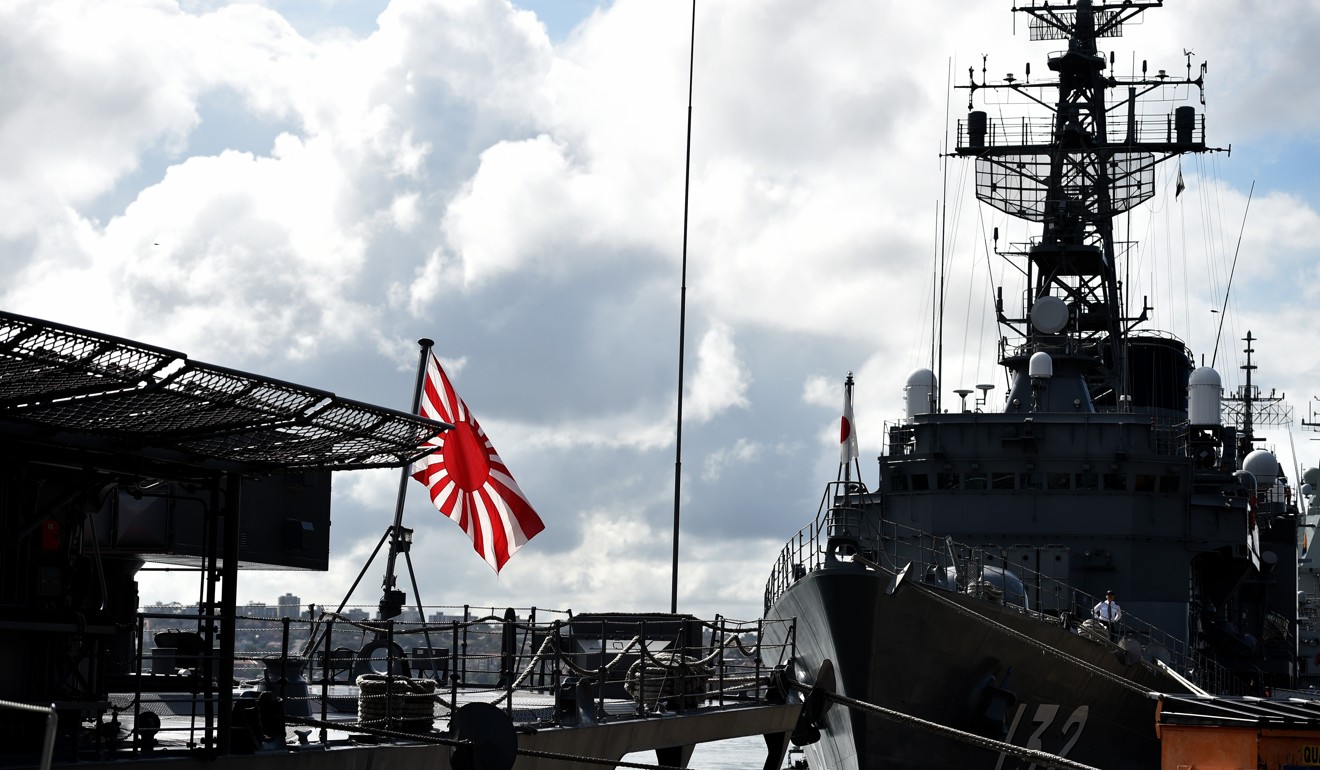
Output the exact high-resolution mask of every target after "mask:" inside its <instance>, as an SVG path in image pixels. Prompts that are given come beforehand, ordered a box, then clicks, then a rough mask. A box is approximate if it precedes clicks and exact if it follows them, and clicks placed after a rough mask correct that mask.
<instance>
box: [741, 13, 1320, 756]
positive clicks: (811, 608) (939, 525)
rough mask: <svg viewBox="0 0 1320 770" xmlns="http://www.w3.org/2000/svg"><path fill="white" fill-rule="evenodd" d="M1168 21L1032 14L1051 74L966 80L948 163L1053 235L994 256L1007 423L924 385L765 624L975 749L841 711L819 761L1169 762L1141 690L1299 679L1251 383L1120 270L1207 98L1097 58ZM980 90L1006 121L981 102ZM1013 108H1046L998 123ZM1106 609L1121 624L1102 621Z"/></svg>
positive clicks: (1280, 540)
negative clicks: (1227, 368)
mask: <svg viewBox="0 0 1320 770" xmlns="http://www.w3.org/2000/svg"><path fill="white" fill-rule="evenodd" d="M1161 5H1162V3H1158V2H1090V1H1089V0H1078V2H1076V3H1059V2H1034V3H1031V4H1029V5H1026V6H1020V7H1017V8H1015V9H1014V10H1015V11H1017V12H1019V13H1022V14H1024V15H1025V16H1026V17H1027V18H1028V21H1029V24H1028V26H1029V29H1030V33H1031V37H1032V39H1033V40H1039V41H1049V42H1052V43H1053V44H1054V45H1055V46H1056V49H1055V52H1054V53H1051V54H1049V56H1048V59H1047V69H1048V71H1049V75H1048V76H1046V77H1044V78H1033V77H1032V76H1031V73H1030V71H1029V70H1028V71H1027V73H1026V74H1025V76H1024V77H1022V78H1015V77H1014V76H1012V75H1010V76H1007V77H1006V78H1004V79H1003V80H1002V81H991V80H990V79H988V78H987V76H986V69H985V66H984V65H983V66H982V69H981V71H980V72H979V73H978V72H977V71H976V70H975V69H973V70H972V71H971V72H969V76H970V83H969V84H967V85H966V86H964V88H966V90H967V91H968V93H969V97H970V99H969V110H970V111H969V114H968V116H967V117H966V118H965V119H964V120H960V121H959V123H958V129H957V147H956V150H955V154H956V155H958V156H961V157H963V158H966V159H969V160H971V161H972V162H973V163H974V164H975V179H976V194H977V197H978V198H979V199H980V200H981V201H983V202H984V203H986V204H988V205H990V206H993V207H994V208H997V209H999V210H1000V211H1003V212H1005V213H1007V214H1009V215H1012V216H1014V217H1017V218H1020V219H1023V220H1026V221H1028V222H1031V223H1034V224H1035V225H1037V226H1038V228H1039V230H1038V234H1037V235H1035V236H1033V237H1032V238H1031V239H1030V241H1029V242H1028V243H1023V244H1016V245H1013V246H1010V247H1007V248H1004V249H1002V250H1001V251H1000V253H1001V255H1003V256H1005V257H1007V258H1009V259H1010V260H1013V261H1014V263H1015V264H1016V265H1017V266H1018V267H1019V268H1020V269H1021V272H1022V274H1023V275H1024V276H1025V278H1026V281H1025V286H1026V289H1025V291H1024V292H1023V293H1022V294H1021V296H1020V297H1017V298H1014V297H1012V296H1010V297H1005V296H1004V293H1003V289H1002V288H1001V289H1000V290H999V292H998V299H997V303H996V312H997V316H998V321H999V323H1000V326H1001V329H1002V330H1003V337H1002V339H1001V344H1000V350H999V353H1000V356H999V358H1000V364H1001V365H1002V366H1003V367H1004V369H1005V371H1006V373H1007V374H1008V380H1009V389H1008V392H1007V393H1006V394H1005V396H1004V397H1003V406H1002V409H1001V410H999V411H983V410H982V409H981V408H979V406H980V405H982V404H985V405H987V406H988V402H990V401H991V398H990V393H991V387H990V386H980V389H981V393H980V395H979V397H978V398H977V399H976V402H975V403H974V404H973V405H972V406H971V407H970V408H969V405H968V404H967V401H966V396H967V395H968V394H970V391H959V395H961V396H962V397H963V398H962V403H961V404H960V405H959V406H958V407H955V408H946V407H949V405H946V404H943V403H942V402H941V397H940V388H939V383H938V380H937V377H936V375H935V373H934V371H932V370H930V369H923V370H919V371H917V372H914V373H913V374H912V375H911V376H910V377H909V378H908V380H907V382H906V386H905V396H906V413H905V415H904V416H903V418H902V419H901V420H899V421H897V422H896V423H894V424H892V425H890V426H889V427H888V428H887V433H886V447H885V453H884V455H883V456H882V457H880V460H879V474H878V481H876V482H875V486H874V488H868V487H867V486H866V485H865V484H863V483H862V482H853V481H850V480H845V481H841V482H834V483H832V484H831V485H829V488H828V489H827V491H826V494H825V496H824V499H823V501H822V506H821V511H820V513H819V515H818V516H817V519H816V521H814V522H813V523H812V524H811V525H810V526H808V527H807V528H806V529H804V530H803V532H801V533H799V534H798V535H797V536H796V537H795V538H794V539H793V540H792V541H790V543H789V545H788V546H787V547H786V548H785V550H784V551H783V553H782V554H781V557H780V561H779V563H778V564H777V565H776V568H775V570H774V571H773V573H772V575H771V578H770V581H769V583H768V584H767V588H766V616H767V617H768V618H787V617H796V618H797V619H798V625H797V634H798V636H797V640H796V641H797V645H798V648H797V649H798V660H797V664H798V666H799V667H800V669H801V670H803V671H805V672H811V671H814V670H815V669H816V668H817V667H818V666H820V665H821V663H822V662H823V661H824V660H829V661H831V662H832V664H833V667H834V671H835V675H836V678H837V682H838V690H839V692H840V693H842V694H844V695H847V696H850V697H852V698H855V699H858V700H861V701H865V702H869V703H874V704H876V705H879V706H882V707H885V708H888V709H891V710H893V711H897V712H901V713H903V714H907V715H911V716H912V717H913V718H916V719H920V720H925V721H929V722H933V723H937V724H941V725H945V726H948V727H952V728H955V729H957V730H959V731H962V732H963V733H964V734H965V735H966V736H967V738H968V740H966V741H958V740H952V739H949V738H947V737H944V736H935V735H932V734H928V733H925V732H922V731H913V730H905V729H902V728H899V727H898V726H897V725H896V724H895V723H893V722H888V721H886V720H883V719H877V718H876V717H874V716H872V715H867V714H864V713H859V712H858V711H855V710H854V711H849V710H847V709H833V710H830V711H828V712H826V713H824V714H823V716H822V717H821V718H820V720H819V724H818V725H817V727H818V728H819V730H820V732H821V735H822V737H821V740H820V741H819V742H818V743H815V744H813V745H811V746H809V747H808V748H807V752H808V755H809V762H810V765H811V767H812V768H821V769H828V768H857V767H866V768H870V767H876V768H879V767H886V768H888V767H913V768H915V767H930V766H939V767H987V768H988V767H994V768H996V770H999V768H1002V767H1005V766H1010V767H1011V766H1014V765H1015V764H1016V763H1017V762H1018V761H1019V760H1017V759H1010V758H1008V756H1007V755H1006V754H1005V753H1003V752H1002V751H997V750H996V749H995V748H994V747H993V744H988V743H984V742H981V743H978V742H977V741H976V740H975V739H976V738H978V737H979V738H985V739H988V740H995V741H1003V742H1006V743H1010V744H1013V745H1016V746H1022V747H1026V748H1033V749H1039V750H1044V751H1048V752H1050V753H1054V754H1057V755H1059V756H1063V757H1067V758H1070V759H1074V760H1077V761H1080V762H1083V763H1085V764H1089V765H1092V766H1098V767H1125V768H1139V767H1154V766H1156V765H1157V764H1158V743H1157V740H1156V736H1155V731H1154V716H1153V715H1154V709H1155V699H1154V698H1152V697H1151V695H1150V693H1151V692H1153V691H1154V692H1189V691H1206V692H1212V693H1216V694H1219V693H1248V694H1260V693H1264V692H1265V691H1266V690H1267V689H1268V688H1270V687H1288V686H1291V685H1292V683H1293V682H1294V680H1295V676H1296V645H1297V633H1296V631H1297V599H1296V592H1297V572H1296V559H1295V556H1294V554H1295V545H1294V544H1295V542H1296V533H1297V529H1296V526H1297V515H1296V508H1295V506H1294V505H1293V503H1292V500H1291V495H1290V494H1289V493H1288V492H1286V489H1287V487H1286V486H1285V485H1284V484H1283V483H1281V479H1282V477H1283V474H1282V472H1281V470H1280V468H1279V463H1278V461H1277V459H1276V458H1275V457H1274V455H1273V454H1271V453H1270V452H1268V451H1265V450H1260V449H1254V448H1253V447H1254V444H1253V441H1252V439H1253V434H1252V430H1253V422H1252V419H1251V418H1252V416H1253V415H1255V414H1257V413H1259V412H1261V411H1262V404H1261V399H1256V401H1255V402H1254V403H1253V401H1252V398H1253V396H1255V395H1257V394H1256V391H1255V390H1254V389H1253V388H1252V386H1251V385H1250V380H1249V379H1248V385H1247V389H1246V391H1245V392H1244V393H1239V394H1237V396H1235V397H1233V398H1228V399H1226V398H1224V396H1223V392H1222V391H1223V388H1222V385H1221V378H1220V375H1219V374H1218V372H1217V371H1216V370H1215V369H1214V368H1212V367H1209V366H1201V367H1198V366H1196V364H1195V359H1194V358H1193V356H1192V353H1191V351H1189V349H1188V348H1187V346H1186V345H1185V344H1184V343H1183V342H1182V341H1181V340H1179V339H1178V338H1177V337H1175V336H1173V335H1172V334H1170V333H1168V332H1165V331H1151V330H1146V329H1145V328H1144V327H1143V324H1144V323H1145V322H1146V321H1147V320H1148V317H1149V315H1150V313H1149V311H1150V309H1151V308H1150V307H1148V305H1147V302H1146V301H1145V300H1144V299H1143V300H1142V302H1141V303H1140V304H1139V306H1134V303H1133V302H1132V301H1131V298H1129V297H1127V296H1125V293H1124V285H1123V282H1122V281H1121V280H1120V270H1119V265H1120V264H1121V263H1122V261H1123V259H1124V255H1125V253H1126V251H1127V250H1128V249H1129V247H1130V244H1128V243H1125V242H1122V241H1120V240H1119V239H1118V238H1116V236H1115V228H1114V220H1115V218H1116V217H1119V216H1121V215H1123V214H1124V213H1125V212H1128V211H1129V210H1131V209H1133V208H1134V207H1136V206H1138V205H1140V204H1142V203H1144V202H1146V201H1147V200H1149V199H1151V197H1152V196H1153V195H1154V194H1155V192H1156V174H1155V169H1156V168H1157V167H1158V166H1159V164H1160V163H1163V162H1165V161H1167V160H1170V159H1172V158H1177V157H1179V156H1181V155H1183V154H1187V153H1201V152H1208V151H1213V148H1211V147H1210V146H1208V145H1207V144H1206V141H1205V128H1204V119H1203V116H1202V115H1201V114H1200V113H1199V112H1198V110H1197V107H1196V106H1194V105H1188V104H1178V106H1176V107H1174V108H1172V109H1169V107H1168V104H1169V100H1170V99H1172V97H1173V96H1175V95H1177V94H1191V95H1193V96H1194V97H1197V98H1198V101H1203V96H1201V93H1202V86H1203V83H1204V77H1205V73H1206V65H1205V64H1203V63H1202V64H1199V65H1196V64H1194V63H1193V61H1192V59H1191V55H1190V54H1189V55H1188V56H1187V59H1186V62H1185V72H1183V73H1180V74H1179V73H1170V72H1169V71H1167V70H1155V71H1150V70H1148V68H1147V66H1146V65H1145V64H1144V63H1143V64H1142V66H1141V71H1140V73H1137V74H1134V75H1132V76H1120V75H1117V74H1116V73H1115V72H1114V66H1113V65H1114V61H1113V55H1112V54H1108V55H1106V53H1104V52H1103V51H1102V49H1101V46H1100V43H1101V42H1102V41H1103V40H1105V39H1107V38H1112V37H1117V36H1118V35H1119V34H1120V33H1121V31H1122V29H1123V26H1124V25H1125V24H1127V23H1130V22H1132V21H1133V20H1135V19H1136V18H1138V17H1139V16H1140V15H1141V14H1142V13H1144V12H1145V11H1146V10H1148V9H1150V8H1155V7H1160V6H1161ZM988 94H994V95H995V101H996V113H995V114H994V115H991V114H989V113H988V112H987V111H985V110H983V109H977V101H978V98H980V97H984V96H986V95H988ZM1008 96H1011V97H1018V98H1017V99H1016V101H1020V102H1023V103H1024V104H1026V105H1029V106H1031V107H1032V108H1034V110H1035V112H1037V113H1044V116H1043V117H1033V116H1030V115H1006V114H1004V105H1003V104H1001V103H1000V102H1004V101H1005V99H1004V98H1003V97H1008ZM1148 104H1149V105H1152V106H1150V107H1148V106H1147V105H1148ZM1253 342H1254V338H1253V337H1252V336H1251V335H1250V333H1248V336H1247V339H1246V343H1247V348H1246V353H1247V374H1248V377H1250V372H1251V369H1252V368H1254V366H1253V365H1252V362H1251V355H1252V353H1253V352H1254V348H1253V347H1252V344H1253ZM1244 395H1245V399H1246V403H1245V405H1243V404H1242V398H1241V397H1242V396H1244ZM1265 411H1268V410H1265ZM1225 416H1227V417H1229V418H1230V419H1225ZM1234 417H1236V418H1237V419H1236V420H1234V419H1232V418H1234ZM1111 591H1112V592H1114V593H1115V594H1116V597H1117V599H1118V602H1119V604H1120V606H1121V608H1122V611H1123V617H1122V619H1121V620H1119V621H1117V622H1112V623H1106V622H1100V621H1097V620H1096V619H1094V618H1093V617H1092V609H1093V607H1094V606H1095V605H1096V604H1097V603H1099V602H1100V601H1101V599H1102V598H1103V597H1104V596H1105V595H1106V593H1107V592H1111ZM1006 763H1007V764H1006ZM1024 765H1025V763H1024Z"/></svg>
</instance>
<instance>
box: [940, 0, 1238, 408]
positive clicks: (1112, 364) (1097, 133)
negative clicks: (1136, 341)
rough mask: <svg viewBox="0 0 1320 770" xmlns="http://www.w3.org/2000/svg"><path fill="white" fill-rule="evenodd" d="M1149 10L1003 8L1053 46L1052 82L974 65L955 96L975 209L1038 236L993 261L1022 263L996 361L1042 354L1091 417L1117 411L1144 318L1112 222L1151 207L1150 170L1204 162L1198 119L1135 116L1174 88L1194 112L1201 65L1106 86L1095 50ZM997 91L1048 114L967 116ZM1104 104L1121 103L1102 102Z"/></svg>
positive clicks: (1107, 70) (1186, 110)
mask: <svg viewBox="0 0 1320 770" xmlns="http://www.w3.org/2000/svg"><path fill="white" fill-rule="evenodd" d="M1159 5H1161V3H1159V2H1110V3H1106V2H1091V0H1077V2H1076V4H1069V3H1058V2H1033V3H1032V4H1031V5H1030V6H1025V7H1018V8H1014V11H1016V12H1019V13H1025V14H1027V15H1028V16H1030V23H1029V28H1030V33H1031V39H1032V40H1044V41H1052V40H1066V41H1067V48H1066V49H1064V50H1062V51H1058V52H1056V53H1053V54H1051V55H1050V56H1049V59H1048V66H1049V69H1050V70H1051V71H1052V72H1054V73H1056V77H1055V78H1054V79H1052V80H1043V81H1032V79H1031V69H1030V65H1029V64H1028V65H1027V69H1026V77H1025V78H1016V77H1015V76H1014V75H1012V74H1009V75H1007V76H1005V77H1004V78H1003V79H1002V80H1000V81H995V82H991V81H990V80H989V78H988V76H987V73H986V63H985V61H984V60H983V62H982V69H981V79H980V81H979V82H978V81H977V79H976V72H975V70H974V69H973V68H969V69H968V75H969V81H970V82H969V84H967V85H964V86H959V88H964V89H967V90H968V91H969V95H968V110H969V113H968V117H967V119H966V120H960V121H959V124H958V138H957V147H956V154H957V155H959V156H963V157H970V158H974V159H975V162H976V169H975V170H976V195H977V197H978V198H979V199H980V200H981V201H983V202H985V203H987V204H989V205H991V206H993V207H995V208H997V209H999V210H1000V211H1003V212H1005V213H1007V214H1009V215H1011V216H1014V217H1017V218H1020V219H1024V220H1028V221H1031V222H1038V223H1040V225H1041V231H1040V235H1039V236H1038V237H1035V238H1033V239H1032V240H1031V242H1030V243H1026V244H1020V245H1017V246H1015V247H1014V248H1012V249H1009V250H1006V251H1002V252H1000V253H1001V255H1003V256H1005V257H1012V258H1014V259H1015V260H1017V259H1020V260H1021V261H1022V263H1023V264H1022V265H1021V266H1019V269H1020V270H1022V272H1023V273H1024V274H1025V275H1026V284H1027V292H1026V296H1024V297H1023V301H1022V306H1021V311H1020V312H1011V311H1009V310H1006V309H1005V306H1004V298H1003V288H1002V287H1000V289H999V296H998V299H997V301H996V313H997V316H998V321H999V323H1000V325H1001V328H1002V329H1003V330H1004V337H1003V338H1002V339H1001V358H1002V361H1001V363H1002V364H1003V365H1004V366H1006V367H1008V368H1009V369H1011V370H1014V371H1019V372H1021V371H1023V370H1025V369H1026V367H1027V361H1028V359H1029V357H1030V356H1031V355H1032V354H1033V353H1034V352H1037V351H1042V350H1044V351H1047V352H1049V353H1050V355H1051V356H1052V358H1053V360H1054V366H1055V368H1056V369H1058V368H1060V366H1062V367H1063V369H1065V370H1069V371H1075V372H1076V373H1078V374H1080V375H1081V376H1082V378H1083V379H1084V381H1085V384H1086V389H1087V390H1088V391H1089V392H1090V395H1091V400H1092V402H1093V403H1094V404H1095V406H1096V408H1097V409H1098V410H1112V409H1121V408H1122V405H1123V403H1124V398H1123V397H1124V394H1126V393H1128V392H1129V388H1130V383H1129V382H1127V376H1128V375H1127V372H1126V346H1125V341H1126V339H1127V336H1128V333H1129V332H1130V331H1131V330H1132V329H1134V328H1135V327H1136V326H1138V325H1139V324H1141V323H1142V322H1143V321H1144V320H1145V319H1146V317H1147V312H1148V310H1149V309H1150V308H1149V307H1146V306H1145V303H1144V302H1143V307H1142V309H1141V311H1140V313H1139V314H1137V315H1136V316H1131V315H1129V314H1128V313H1127V312H1126V311H1125V303H1124V301H1123V297H1122V284H1121V282H1120V280H1119V276H1118V271H1117V267H1116V265H1117V254H1118V251H1119V248H1118V247H1119V244H1116V242H1115V239H1114V228H1113V220H1114V219H1115V217H1117V216H1118V215H1120V214H1122V213H1124V212H1127V211H1129V210H1130V209H1132V208H1134V207H1135V206H1137V205H1139V204H1141V203H1143V202H1145V201H1147V200H1149V199H1150V198H1151V197H1152V196H1153V195H1154V192H1155V173H1154V170H1155V167H1156V166H1157V165H1158V164H1160V163H1162V162H1164V161H1166V160H1169V159H1171V158H1175V157H1178V156H1180V155H1183V154H1184V153H1201V152H1207V151H1217V150H1216V149H1215V148H1209V147H1207V146H1206V144H1205V123H1204V116H1203V115H1198V114H1197V112H1196V108H1195V107H1193V106H1190V105H1183V106H1178V107H1177V108H1175V109H1174V110H1173V111H1172V112H1164V113H1163V114H1154V113H1152V112H1148V111H1147V110H1145V109H1143V105H1144V104H1146V103H1149V102H1154V101H1157V100H1158V101H1164V99H1163V97H1165V96H1168V95H1169V93H1168V92H1169V89H1176V88H1179V87H1185V88H1187V89H1188V90H1190V87H1195V88H1196V89H1197V92H1198V95H1199V97H1200V103H1201V104H1202V105H1204V104H1205V94H1204V89H1203V83H1204V78H1205V73H1206V69H1207V68H1206V64H1205V63H1202V64H1201V65H1200V66H1199V68H1198V69H1197V71H1196V72H1195V73H1193V70H1192V63H1191V57H1192V54H1191V53H1190V52H1188V53H1187V54H1186V58H1187V72H1186V75H1185V76H1184V77H1175V76H1172V75H1170V74H1169V73H1168V72H1166V71H1165V70H1158V72H1157V73H1155V74H1153V75H1151V74H1150V73H1148V72H1147V66H1146V64H1145V63H1144V62H1143V64H1142V72H1141V75H1140V76H1139V77H1138V76H1132V77H1119V76H1117V75H1115V74H1113V72H1112V69H1113V63H1114V56H1113V54H1112V53H1110V54H1109V56H1108V57H1106V56H1105V55H1104V54H1103V53H1102V52H1101V51H1100V50H1099V47H1098V45H1097V43H1098V41H1099V40H1101V39H1103V38H1115V37H1119V36H1120V35H1121V33H1122V28H1123V25H1124V23H1126V22H1129V21H1132V20H1133V19H1135V18H1136V17H1138V16H1139V15H1140V14H1142V13H1143V12H1144V11H1145V10H1146V9H1148V8H1152V7H1158V6H1159ZM1193 74H1195V77H1193ZM1003 91H1008V92H1012V94H1015V95H1018V96H1021V97H1023V98H1024V99H1025V101H1026V103H1029V104H1033V105H1035V106H1037V107H1040V108H1044V109H1045V110H1048V111H1049V112H1052V113H1053V114H1052V115H1050V116H1048V117H1044V118H1038V117H1027V116H1022V117H1014V116H1007V117H1006V116H1002V115H1000V116H996V117H990V116H989V115H988V114H987V112H985V111H983V110H976V109H974V107H975V102H976V98H977V95H978V93H981V92H1003ZM1111 92H1117V93H1119V94H1121V96H1120V97H1119V98H1118V99H1117V100H1116V101H1115V100H1113V99H1112V97H1111V96H1110V94H1111ZM988 95H989V94H988V93H981V96H982V97H983V98H984V97H985V96H988ZM1155 97H1159V98H1158V99H1156V98H1155ZM997 106H998V105H997ZM1166 109H1167V108H1166ZM1015 264H1016V261H1015ZM1042 300H1043V301H1042ZM1010 337H1013V338H1015V339H1013V340H1012V341H1010Z"/></svg>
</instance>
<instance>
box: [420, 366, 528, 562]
mask: <svg viewBox="0 0 1320 770" xmlns="http://www.w3.org/2000/svg"><path fill="white" fill-rule="evenodd" d="M419 411H420V412H421V414H422V416H423V417H430V418H431V419H435V420H441V421H443V422H447V423H451V424H452V425H453V426H454V429H453V430H449V431H445V432H444V433H441V434H440V435H439V436H437V437H435V438H433V439H431V441H430V442H429V444H430V445H438V446H439V447H440V449H439V450H437V451H436V452H434V453H432V454H429V455H427V456H426V457H423V458H422V459H420V460H418V461H417V462H415V463H413V466H412V477H413V478H415V479H417V480H418V481H420V482H422V484H424V485H425V486H426V488H427V489H428V490H430V492H431V502H432V503H433V504H434V505H435V507H436V509H437V510H439V511H440V512H441V513H443V514H444V515H446V516H448V517H449V518H451V519H453V520H454V521H455V522H457V523H458V526H460V527H462V528H463V531H464V532H466V533H467V534H468V537H470V538H472V547H473V548H474V549H475V550H476V552H477V553H479V554H481V558H483V559H485V560H486V563H487V564H489V565H490V566H491V568H492V569H494V570H495V572H496V573H499V571H500V569H501V568H503V567H504V564H505V562H507V561H508V560H509V557H511V556H513V555H514V554H515V553H517V552H518V549H519V548H522V547H523V545H525V544H526V543H527V541H528V540H531V539H532V538H533V537H535V536H536V534H537V533H538V532H540V531H541V530H543V529H545V524H543V523H541V517H540V516H537V515H536V511H534V510H532V506H531V504H530V503H528V502H527V496H526V495H524V494H523V491H522V490H521V489H519V488H518V482H516V481H514V480H513V476H512V475H511V474H510V473H509V469H508V468H507V467H505V465H504V461H503V460H501V459H500V456H499V455H498V454H497V453H496V452H495V447H494V446H493V445H492V444H491V443H490V438H489V437H487V436H486V432H485V431H483V430H482V429H481V426H480V425H479V424H478V423H477V418H476V417H473V416H472V413H471V412H470V411H468V407H467V404H465V403H463V399H461V398H459V397H458V393H456V392H454V386H453V385H451V384H450V382H449V378H448V377H446V376H445V372H444V370H443V369H441V368H440V361H439V360H437V359H436V357H435V353H431V354H430V356H429V360H428V361H427V364H426V377H425V379H424V381H423V385H422V398H421V407H420V410H419Z"/></svg>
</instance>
